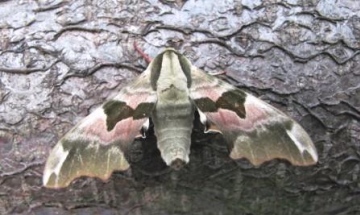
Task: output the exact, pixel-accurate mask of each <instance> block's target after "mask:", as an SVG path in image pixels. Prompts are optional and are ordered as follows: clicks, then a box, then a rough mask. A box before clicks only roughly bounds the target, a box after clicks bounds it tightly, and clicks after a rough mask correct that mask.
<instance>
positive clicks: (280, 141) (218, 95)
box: [190, 67, 318, 165]
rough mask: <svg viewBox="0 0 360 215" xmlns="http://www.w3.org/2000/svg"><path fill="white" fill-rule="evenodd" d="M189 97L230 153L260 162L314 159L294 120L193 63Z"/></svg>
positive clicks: (308, 162)
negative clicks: (277, 159) (222, 136)
mask: <svg viewBox="0 0 360 215" xmlns="http://www.w3.org/2000/svg"><path fill="white" fill-rule="evenodd" d="M191 72H192V74H191V77H192V84H191V88H190V97H191V99H192V100H193V101H194V103H195V105H196V106H197V108H198V110H199V114H200V119H201V121H202V122H203V123H204V124H206V125H207V127H208V128H209V129H210V130H211V129H212V130H217V131H220V132H221V133H223V135H224V137H225V138H226V139H227V140H228V142H229V143H230V144H231V152H230V157H231V158H233V159H239V158H247V159H248V160H249V161H250V162H251V163H252V164H254V165H260V164H261V163H263V162H265V161H269V160H271V159H274V158H281V159H286V160H289V161H290V162H291V163H292V164H294V165H311V164H314V163H316V162H317V160H318V156H317V153H316V148H315V146H314V144H313V143H312V141H311V139H310V137H309V135H308V134H307V133H306V132H305V130H304V129H303V128H302V127H301V126H300V125H299V124H298V123H297V122H295V121H294V120H292V119H291V118H289V117H288V116H287V115H285V114H284V113H282V112H281V111H279V110H278V109H276V108H274V107H272V106H271V105H269V104H267V103H265V102H264V101H261V100H260V99H257V98H255V97H254V96H252V95H250V94H248V93H246V92H244V91H242V90H240V89H237V88H236V87H234V86H232V85H230V84H228V83H226V82H224V81H222V80H220V79H217V78H215V77H213V76H210V75H208V74H206V73H204V72H202V71H201V70H199V69H197V68H195V67H192V71H191Z"/></svg>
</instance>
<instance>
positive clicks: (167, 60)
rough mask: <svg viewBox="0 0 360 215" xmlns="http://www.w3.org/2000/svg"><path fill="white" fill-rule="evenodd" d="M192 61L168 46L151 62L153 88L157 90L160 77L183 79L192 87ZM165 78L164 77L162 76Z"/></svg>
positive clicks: (188, 86)
mask: <svg viewBox="0 0 360 215" xmlns="http://www.w3.org/2000/svg"><path fill="white" fill-rule="evenodd" d="M191 67H192V64H191V62H190V61H189V60H188V59H187V58H186V57H185V56H184V55H182V54H180V53H179V52H177V51H175V49H173V48H167V49H165V50H164V51H163V52H162V53H160V54H159V55H158V56H156V57H155V58H154V59H153V60H152V61H151V63H150V65H149V67H148V69H150V71H151V76H150V82H151V87H152V88H153V90H157V87H158V84H159V83H158V82H159V78H160V77H161V76H162V77H166V78H168V77H169V78H170V77H173V78H175V79H182V77H183V79H184V80H185V83H186V84H187V86H186V87H187V88H190V87H191ZM162 80H164V78H162Z"/></svg>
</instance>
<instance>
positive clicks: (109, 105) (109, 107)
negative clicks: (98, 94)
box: [103, 100, 155, 131]
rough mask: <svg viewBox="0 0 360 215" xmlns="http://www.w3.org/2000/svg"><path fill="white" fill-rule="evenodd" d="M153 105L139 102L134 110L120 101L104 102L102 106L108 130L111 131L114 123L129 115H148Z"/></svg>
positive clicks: (136, 117) (138, 117) (137, 116)
mask: <svg viewBox="0 0 360 215" xmlns="http://www.w3.org/2000/svg"><path fill="white" fill-rule="evenodd" d="M154 106H155V104H154V103H140V104H139V105H138V106H137V107H136V109H135V110H134V109H132V108H131V107H129V106H128V105H127V104H126V103H125V102H122V101H115V100H110V101H108V102H106V103H105V104H104V106H103V108H104V112H105V114H106V116H107V117H106V124H107V129H108V131H111V130H112V129H113V128H114V127H115V125H116V123H118V122H119V121H121V120H124V119H127V118H129V117H132V118H133V119H142V118H146V117H149V116H150V114H151V112H152V110H153V109H154Z"/></svg>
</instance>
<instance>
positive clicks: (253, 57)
mask: <svg viewBox="0 0 360 215" xmlns="http://www.w3.org/2000/svg"><path fill="white" fill-rule="evenodd" d="M134 42H137V43H138V44H139V46H140V47H142V48H143V49H144V52H145V53H147V54H149V55H150V56H155V55H156V54H157V53H159V52H160V51H161V50H163V48H164V47H166V46H172V47H175V48H177V49H178V50H179V51H180V52H182V53H184V54H185V55H186V56H187V57H189V58H190V59H191V60H192V62H193V63H194V64H195V65H197V66H198V67H200V68H202V69H204V70H205V71H218V72H219V71H226V74H227V79H228V81H230V82H231V83H233V84H237V85H238V86H239V87H241V88H244V89H245V90H247V91H250V92H252V93H253V94H255V95H258V96H260V97H261V98H262V99H264V100H267V101H268V102H269V103H270V104H272V105H274V106H276V107H278V108H280V109H282V110H283V111H284V112H285V113H288V114H289V115H290V116H292V117H293V118H295V119H296V120H297V121H299V122H300V124H301V125H302V126H303V127H304V128H305V130H307V131H308V132H309V134H310V136H311V137H312V139H313V141H314V142H315V145H316V147H317V149H318V153H319V162H318V164H317V165H315V166H311V167H294V166H291V165H289V163H287V162H286V161H281V160H274V161H271V162H268V163H266V164H264V165H261V166H260V167H254V166H252V165H250V164H249V163H248V162H247V161H246V160H240V161H236V162H235V161H232V160H231V159H230V158H229V156H228V151H227V149H226V146H225V144H224V143H223V140H222V139H221V138H219V137H218V136H211V135H210V136H209V135H205V134H203V132H202V131H201V129H198V128H196V127H195V130H194V132H193V135H192V140H193V143H192V147H191V157H190V160H191V162H190V163H189V164H188V165H187V166H185V167H184V168H183V169H182V170H180V171H178V172H174V171H171V170H169V169H168V168H166V166H165V165H164V163H163V162H162V160H161V158H160V155H159V152H158V150H157V148H156V143H155V141H154V139H153V138H150V139H149V140H148V141H146V142H144V141H142V142H141V141H135V142H134V143H133V144H132V147H131V151H130V152H129V154H128V155H127V156H128V158H129V161H130V162H131V165H132V167H131V170H129V171H127V172H120V173H115V174H114V175H113V176H112V178H111V179H110V180H109V181H108V182H107V183H103V182H101V181H99V180H97V179H91V178H81V179H78V180H76V181H75V182H74V183H72V185H71V186H69V187H68V188H66V189H61V190H49V189H45V188H43V187H42V185H41V177H42V171H43V165H44V162H45V159H46V158H47V156H48V153H49V150H50V149H51V148H52V147H53V146H54V145H55V143H56V142H57V140H59V138H60V137H61V136H62V135H63V134H65V133H66V131H68V130H69V129H70V128H71V127H72V126H74V125H75V124H76V122H78V121H79V120H80V119H81V118H82V117H84V116H86V115H87V114H88V113H89V112H90V111H91V110H93V109H94V108H95V107H97V106H99V105H100V104H101V103H102V102H103V101H105V99H106V98H107V97H108V96H111V95H114V94H115V93H116V92H117V91H118V90H119V89H121V87H122V86H123V84H124V83H126V82H127V81H129V80H130V79H132V78H134V77H136V76H137V74H138V73H139V72H141V71H142V70H143V69H144V68H145V67H146V62H145V61H144V60H143V59H141V57H140V56H139V55H138V54H137V53H136V52H135V51H134V48H133V43H134ZM359 53H360V1H357V0H344V1H335V0H283V1H281V0H264V1H259V0H256V1H253V0H242V1H241V0H225V1H211V0H201V1H200V0H187V1H185V0H176V1H168V0H161V1H156V0H148V1H139V0H119V1H56V0H55V1H26V0H25V1H20V0H16V1H15V0H14V1H1V2H0V214H121V215H122V214H139V215H140V214H156V215H159V214H237V215H241V214H256V215H257V214H299V215H303V214H314V215H315V214H359V213H360V207H359V205H360V63H359V62H360V55H359Z"/></svg>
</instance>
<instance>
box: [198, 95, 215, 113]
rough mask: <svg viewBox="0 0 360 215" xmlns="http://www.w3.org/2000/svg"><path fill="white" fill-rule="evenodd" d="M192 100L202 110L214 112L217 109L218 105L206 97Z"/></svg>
mask: <svg viewBox="0 0 360 215" xmlns="http://www.w3.org/2000/svg"><path fill="white" fill-rule="evenodd" d="M194 102H195V105H196V107H197V108H199V109H200V110H201V111H202V112H216V111H217V109H218V107H216V103H215V102H214V101H213V100H211V99H209V98H208V97H204V98H200V99H195V100H194Z"/></svg>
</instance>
